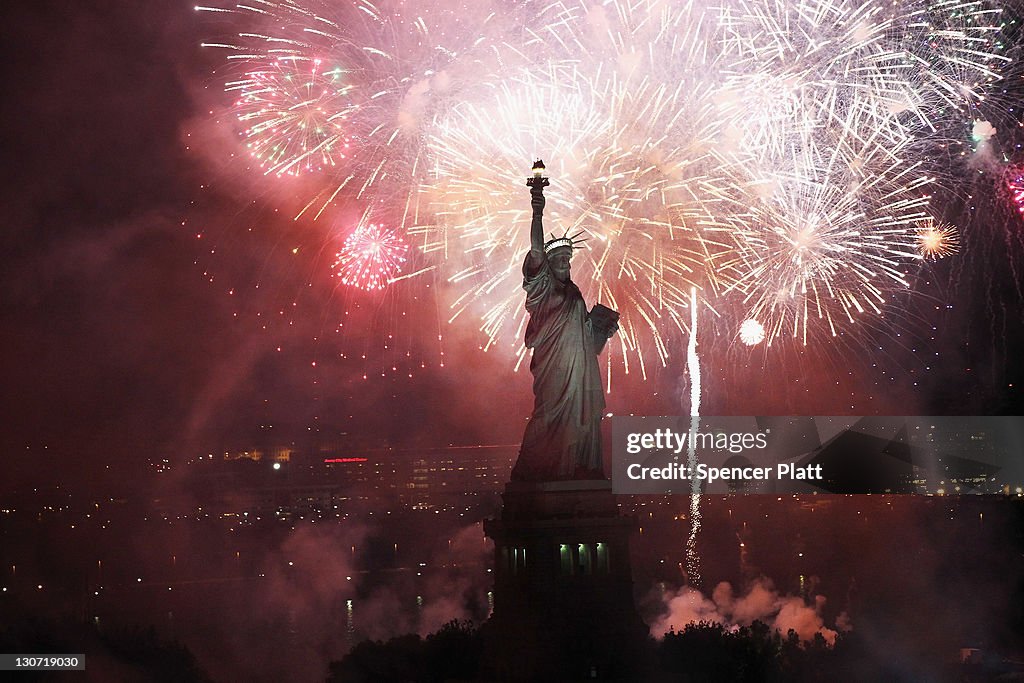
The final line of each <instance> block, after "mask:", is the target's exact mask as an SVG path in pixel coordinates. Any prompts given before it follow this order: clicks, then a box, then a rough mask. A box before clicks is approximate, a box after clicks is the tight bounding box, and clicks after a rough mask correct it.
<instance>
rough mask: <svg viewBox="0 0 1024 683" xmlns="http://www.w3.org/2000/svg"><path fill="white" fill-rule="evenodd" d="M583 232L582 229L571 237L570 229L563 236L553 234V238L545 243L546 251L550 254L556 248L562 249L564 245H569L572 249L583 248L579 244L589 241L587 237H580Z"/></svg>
mask: <svg viewBox="0 0 1024 683" xmlns="http://www.w3.org/2000/svg"><path fill="white" fill-rule="evenodd" d="M582 234H583V231H582V230H580V231H579V232H578V233H576V234H575V235H573V236H571V237H570V236H569V231H568V230H566V231H565V234H564V235H562V236H561V237H554V236H552V238H551V239H549V240H548V241H547V242H545V243H544V253H545V254H550V253H551V252H553V251H554V250H555V249H560V248H562V247H569V248H570V249H582V248H583V247H581V246H578V245H579V244H582V243H583V242H586V241H587V238H586V237H584V238H583V239H578V238H579V236H580V235H582Z"/></svg>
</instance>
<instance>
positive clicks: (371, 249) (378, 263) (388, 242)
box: [331, 223, 408, 291]
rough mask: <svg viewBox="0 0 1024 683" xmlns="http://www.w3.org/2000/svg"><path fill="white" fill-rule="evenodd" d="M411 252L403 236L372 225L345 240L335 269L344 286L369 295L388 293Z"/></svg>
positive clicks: (362, 227) (359, 228) (360, 229)
mask: <svg viewBox="0 0 1024 683" xmlns="http://www.w3.org/2000/svg"><path fill="white" fill-rule="evenodd" d="M407 249H408V245H407V244H405V242H403V241H402V238H401V237H400V236H398V235H396V234H395V233H394V232H392V231H389V230H386V229H384V228H382V227H380V226H379V225H376V224H374V223H368V224H365V225H360V226H359V227H358V228H356V230H355V231H354V232H353V233H352V234H351V235H349V236H348V237H347V238H346V239H345V244H344V245H343V246H342V248H341V251H339V252H338V254H337V256H336V260H335V262H334V265H333V266H332V267H331V268H332V270H333V271H334V274H335V276H336V277H338V278H340V279H341V282H342V284H345V285H348V286H350V287H357V288H359V289H363V290H366V291H372V290H378V289H384V288H385V287H386V286H387V285H388V284H389V283H390V282H391V281H392V280H393V279H394V278H395V277H396V276H397V275H398V274H399V272H400V271H401V268H402V264H403V263H405V259H406V251H407Z"/></svg>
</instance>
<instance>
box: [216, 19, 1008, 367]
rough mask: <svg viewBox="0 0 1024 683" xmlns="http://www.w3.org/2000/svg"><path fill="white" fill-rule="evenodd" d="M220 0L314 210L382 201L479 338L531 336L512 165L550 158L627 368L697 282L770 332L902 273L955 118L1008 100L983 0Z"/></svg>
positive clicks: (946, 169)
mask: <svg viewBox="0 0 1024 683" xmlns="http://www.w3.org/2000/svg"><path fill="white" fill-rule="evenodd" d="M207 9H216V8H207ZM216 14H217V15H218V16H220V15H221V14H223V15H227V16H228V17H229V21H228V23H229V24H230V26H231V29H230V31H231V36H232V37H231V39H230V40H226V41H225V42H223V43H218V44H217V45H218V47H222V48H226V49H227V50H228V52H229V59H230V60H231V62H232V64H233V65H234V66H235V68H236V72H238V73H240V74H241V76H240V77H239V78H237V79H235V80H233V81H232V83H233V84H234V86H229V87H233V88H234V89H237V90H238V91H239V94H240V97H239V98H238V100H237V101H236V104H235V109H236V111H235V113H236V115H237V116H238V118H239V119H240V120H241V121H242V123H243V124H244V125H245V126H246V132H245V136H246V140H247V143H248V144H249V145H250V146H251V147H252V148H254V150H255V151H254V153H257V154H258V156H259V157H260V159H261V163H262V164H263V165H264V167H265V168H266V169H268V170H275V171H278V172H282V171H284V172H298V170H299V169H301V170H304V171H305V170H312V169H314V168H316V169H321V170H324V171H326V173H323V174H321V175H323V176H324V177H325V182H324V184H323V187H322V188H321V189H320V190H319V191H318V192H317V193H316V195H315V196H314V197H313V198H312V199H311V200H310V201H309V203H308V204H307V205H306V208H307V209H308V208H314V209H315V211H313V212H311V213H315V215H317V216H319V215H320V213H321V212H322V211H323V210H325V208H326V207H327V206H330V205H332V203H333V202H334V200H335V199H336V198H337V199H345V200H346V201H349V202H357V203H359V204H361V207H362V208H364V209H365V208H366V207H367V206H371V205H372V206H374V207H375V208H374V211H375V213H376V212H378V208H383V210H384V211H385V214H378V215H387V216H388V217H389V220H390V221H392V223H391V224H393V225H395V231H396V232H395V236H396V237H398V236H399V235H400V236H402V237H404V238H406V239H407V240H408V241H409V242H412V243H415V244H416V246H417V247H418V248H419V249H420V250H421V251H422V255H423V258H424V259H427V260H431V261H432V265H436V266H437V269H438V271H439V272H442V273H445V274H446V279H447V280H448V282H449V283H450V284H452V285H453V287H452V288H451V289H452V290H454V297H453V299H454V301H453V303H452V304H451V312H450V315H449V316H448V319H449V321H450V322H451V321H454V320H456V319H457V318H460V317H462V318H466V317H470V316H479V319H480V320H481V321H482V322H481V323H480V329H481V330H482V331H483V332H484V334H485V335H486V336H487V339H488V341H487V345H486V346H487V347H490V346H492V345H494V344H497V343H499V342H503V341H510V340H513V339H515V340H516V345H518V340H519V339H521V337H522V327H523V325H524V322H525V314H524V312H523V311H522V305H521V301H520V297H521V292H520V291H519V274H518V273H519V266H520V263H521V259H522V256H523V252H524V251H525V248H526V244H527V239H526V236H527V234H528V230H527V226H528V223H529V215H528V208H529V205H528V202H526V201H524V199H525V198H524V196H523V194H522V187H521V180H520V178H519V176H520V175H521V174H522V172H523V169H522V167H523V165H524V163H528V161H529V160H530V159H533V158H538V157H542V158H545V159H548V160H549V162H550V174H551V176H552V180H553V186H552V190H551V192H550V194H549V199H548V209H549V210H548V213H547V215H546V223H547V226H548V228H549V230H551V229H554V230H558V231H559V232H561V231H564V230H570V231H572V232H574V233H575V232H578V231H584V232H585V233H586V234H587V235H588V236H589V238H590V239H589V241H588V242H587V247H586V248H585V249H584V250H582V251H580V252H579V253H578V254H577V257H576V258H575V260H574V263H573V277H574V280H575V281H576V282H577V283H578V284H580V286H581V288H582V289H583V290H584V294H585V296H586V297H587V298H588V300H597V301H602V302H606V303H607V304H608V305H610V306H612V307H613V308H616V309H618V310H620V311H622V320H621V322H620V325H621V334H620V335H618V336H617V337H616V339H615V340H614V341H613V344H612V346H611V347H610V349H611V351H612V353H613V354H616V355H617V356H618V358H620V359H621V363H622V364H623V365H624V366H625V369H626V371H627V372H628V371H629V370H630V368H631V367H633V366H637V367H638V368H639V370H640V371H641V374H642V375H643V376H646V374H647V370H646V365H647V364H650V363H651V361H656V362H657V363H658V364H660V365H664V364H667V362H668V360H669V357H670V356H671V355H673V353H675V352H677V351H678V349H679V348H680V346H679V345H678V344H677V342H678V341H679V340H680V339H681V338H682V336H684V335H686V334H687V332H688V331H689V330H688V328H689V320H688V319H689V316H688V315H687V314H688V312H689V310H688V309H689V305H690V302H689V296H688V292H689V290H690V288H691V287H696V288H697V289H698V291H699V292H700V296H701V301H702V305H705V306H707V307H708V309H709V310H711V311H714V312H715V316H716V319H723V320H724V322H725V323H726V324H727V326H728V327H729V328H731V329H737V327H739V325H740V324H741V323H742V321H744V320H748V319H750V320H757V321H758V322H759V324H761V325H762V326H763V334H764V339H765V340H766V341H767V342H768V344H771V343H773V341H776V340H779V339H781V338H783V337H790V338H796V339H797V340H799V341H800V342H802V343H803V344H807V343H809V342H810V340H813V339H816V338H831V337H835V336H838V335H839V334H840V333H842V332H844V331H847V330H854V329H856V328H855V325H856V324H857V322H858V321H859V320H861V319H863V317H864V316H872V317H874V318H875V319H877V318H879V317H880V316H882V315H883V314H884V312H885V309H886V307H887V306H889V305H890V303H891V302H892V301H893V300H894V298H895V297H894V295H895V294H896V293H898V292H903V291H912V287H911V282H912V280H913V279H914V277H915V268H919V267H920V264H921V260H922V252H921V244H920V234H921V226H922V225H923V224H924V222H925V221H926V220H927V217H928V214H929V202H930V197H931V194H932V193H933V192H934V191H935V190H936V189H948V188H955V186H956V183H955V182H954V179H955V178H956V177H957V176H956V175H955V174H956V173H959V172H960V171H962V168H958V167H957V164H956V163H951V160H952V159H953V158H954V156H956V155H954V154H953V152H952V148H953V147H954V146H955V145H954V144H953V142H951V141H952V140H954V139H955V136H959V137H961V138H963V137H965V131H969V130H970V129H971V126H972V122H974V121H984V120H987V119H986V117H985V116H984V114H985V112H984V111H982V110H983V109H985V108H986V107H991V106H994V107H996V108H997V109H998V108H999V107H1000V105H999V104H998V102H995V103H993V102H992V99H993V98H992V95H993V93H994V88H993V84H994V83H995V82H996V81H997V80H998V79H999V78H1000V73H1001V70H1002V69H1003V68H1005V66H1006V64H1007V58H1006V57H1005V56H1004V55H1003V54H1001V46H1000V35H1001V33H1000V31H1001V29H1000V13H999V12H998V8H997V7H995V6H994V5H993V4H992V3H990V2H987V1H986V0H966V1H965V0H939V1H938V2H932V1H929V2H925V1H924V0H906V1H905V2H900V3H895V4H894V3H892V2H889V1H886V2H882V1H881V0H868V1H867V2H855V1H853V0H803V1H802V2H799V3H795V4H794V3H792V2H789V1H788V0H768V1H767V2H762V1H757V2H755V1H754V0H728V1H727V2H723V3H719V4H718V5H716V6H714V7H710V8H709V7H704V6H702V5H699V4H698V3H692V2H680V3H665V2H659V1H657V0H639V1H637V2H630V3H625V2H608V3H604V4H601V5H597V6H591V5H588V4H586V3H583V2H575V1H571V0H564V1H561V2H553V3H551V2H548V3H538V2H533V1H532V0H522V1H521V2H515V3H501V4H500V5H492V4H490V3H479V4H472V5H468V4H467V5H455V6H449V5H445V6H444V7H440V6H436V5H435V4H432V3H427V2H425V1H424V2H397V1H396V2H389V1H382V2H381V3H380V4H378V5H374V4H370V3H369V2H368V1H367V0H355V1H354V2H350V3H328V2H321V1H320V0H309V1H308V2H305V3H299V2H293V1H290V0H289V1H284V2H271V1H269V0H264V1H262V2H260V3H257V4H254V5H251V6H231V7H228V8H224V9H221V10H219V11H218V12H217V13H216ZM317 60H321V61H320V62H318V61H317ZM292 72H295V73H299V72H301V77H298V78H293V79H292V80H288V79H287V78H285V76H287V75H288V74H290V73H292ZM272 93H274V94H273V95H272ZM345 143H347V144H348V145H349V149H350V153H348V152H344V151H343V149H344V144H345ZM960 156H962V155H960ZM961 165H962V164H961ZM346 188H347V189H346ZM343 191H344V192H343ZM305 210H306V209H303V212H300V215H302V213H304V212H305ZM952 239H955V238H952ZM391 277H393V274H391V275H384V276H381V278H380V279H378V280H377V281H376V282H377V283H378V284H380V283H386V281H387V280H388V278H391ZM709 322H710V323H711V324H712V325H713V324H715V323H714V321H709ZM673 349H675V350H676V351H675V352H674V351H673ZM523 353H524V352H523V349H522V348H521V346H520V349H519V354H520V359H522V358H523V357H524V356H523Z"/></svg>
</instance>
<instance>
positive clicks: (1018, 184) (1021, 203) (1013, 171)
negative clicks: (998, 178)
mask: <svg viewBox="0 0 1024 683" xmlns="http://www.w3.org/2000/svg"><path fill="white" fill-rule="evenodd" d="M1003 177H1004V178H1005V180H1006V191H1007V193H1008V194H1009V196H1010V202H1011V203H1012V204H1013V206H1014V207H1016V209H1017V211H1019V212H1020V213H1021V214H1024V165H1017V166H1013V167H1010V168H1008V169H1007V170H1006V173H1005V175H1004V176H1003Z"/></svg>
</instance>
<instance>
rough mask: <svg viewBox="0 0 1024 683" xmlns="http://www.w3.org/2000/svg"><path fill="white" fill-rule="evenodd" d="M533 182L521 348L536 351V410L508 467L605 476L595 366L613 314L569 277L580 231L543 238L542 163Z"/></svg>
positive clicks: (520, 473)
mask: <svg viewBox="0 0 1024 683" xmlns="http://www.w3.org/2000/svg"><path fill="white" fill-rule="evenodd" d="M533 170H534V176H533V177H532V178H530V179H529V180H527V185H529V186H530V204H531V206H532V208H533V219H532V221H531V226H530V252H529V253H528V254H527V256H526V259H525V260H524V262H523V289H525V290H526V310H527V311H528V312H529V314H530V322H529V324H528V325H527V327H526V346H527V348H529V349H532V350H533V358H532V360H531V361H530V372H531V373H532V374H533V394H534V408H533V414H532V415H531V416H530V421H529V423H528V424H527V426H526V434H525V435H524V436H523V445H522V449H521V450H520V451H519V459H518V460H517V461H516V465H515V467H514V468H513V470H512V478H513V479H514V480H517V481H551V480H557V479H603V478H604V465H603V462H602V454H601V416H602V414H603V412H604V393H603V392H602V389H601V374H600V370H599V368H598V366H597V354H598V353H600V351H601V349H602V348H603V347H604V344H605V342H606V341H607V340H608V338H609V337H610V336H611V335H612V334H614V333H615V331H616V330H617V329H618V326H617V321H618V313H616V312H615V311H612V310H611V309H609V308H606V307H605V306H601V305H600V304H597V305H596V306H595V307H594V310H593V311H591V312H590V313H588V312H587V305H586V302H584V300H583V295H582V294H581V293H580V290H579V288H578V287H577V286H576V284H575V283H574V282H573V281H572V280H571V279H570V273H571V270H570V261H571V259H572V254H573V251H574V249H577V248H579V247H578V245H577V242H576V238H577V237H579V235H578V234H577V235H573V236H572V237H570V236H568V233H566V234H565V235H563V236H562V237H557V238H552V239H551V240H548V241H547V242H545V241H544V224H543V214H544V205H545V199H544V188H545V187H547V186H548V184H549V181H548V179H547V178H546V177H544V175H543V172H544V163H543V162H541V161H538V162H537V163H536V164H534V169H533Z"/></svg>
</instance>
